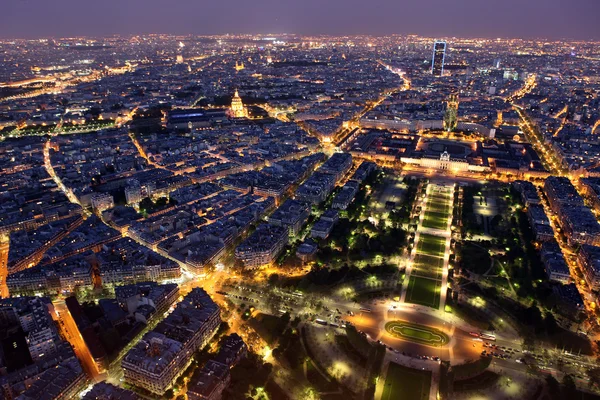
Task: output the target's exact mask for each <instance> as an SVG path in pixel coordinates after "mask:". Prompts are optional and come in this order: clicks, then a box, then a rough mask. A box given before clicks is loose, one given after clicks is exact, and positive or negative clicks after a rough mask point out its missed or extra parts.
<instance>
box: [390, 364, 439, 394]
mask: <svg viewBox="0 0 600 400" xmlns="http://www.w3.org/2000/svg"><path fill="white" fill-rule="evenodd" d="M430 386H431V371H423V370H418V369H412V368H408V367H404V366H402V365H399V364H396V363H390V365H389V367H388V371H387V375H386V377H385V384H384V388H383V394H382V396H381V400H427V399H429V390H430Z"/></svg>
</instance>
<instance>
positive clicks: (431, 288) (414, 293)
mask: <svg viewBox="0 0 600 400" xmlns="http://www.w3.org/2000/svg"><path fill="white" fill-rule="evenodd" d="M441 288H442V282H441V281H437V280H434V279H428V278H421V277H418V276H411V277H410V279H409V281H408V288H407V292H406V302H407V303H413V304H419V305H422V306H427V307H431V308H439V307H440V292H441Z"/></svg>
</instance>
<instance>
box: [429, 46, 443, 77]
mask: <svg viewBox="0 0 600 400" xmlns="http://www.w3.org/2000/svg"><path fill="white" fill-rule="evenodd" d="M445 57H446V42H435V43H434V44H433V58H432V59H431V73H432V74H433V75H435V76H442V75H443V74H444V58H445Z"/></svg>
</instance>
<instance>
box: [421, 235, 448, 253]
mask: <svg viewBox="0 0 600 400" xmlns="http://www.w3.org/2000/svg"><path fill="white" fill-rule="evenodd" d="M445 252H446V238H443V237H439V236H434V235H429V234H427V233H421V234H420V235H419V243H418V244H417V253H423V254H427V255H429V256H432V257H444V253H445Z"/></svg>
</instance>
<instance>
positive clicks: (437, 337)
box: [385, 321, 450, 347]
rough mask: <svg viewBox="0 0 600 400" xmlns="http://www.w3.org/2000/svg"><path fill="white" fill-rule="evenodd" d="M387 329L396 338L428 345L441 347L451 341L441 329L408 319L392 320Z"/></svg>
mask: <svg viewBox="0 0 600 400" xmlns="http://www.w3.org/2000/svg"><path fill="white" fill-rule="evenodd" d="M385 330H386V332H387V333H389V334H390V335H391V336H393V337H395V338H398V339H403V340H408V341H410V342H415V343H419V344H423V345H427V346H434V347H441V346H445V345H447V344H448V342H450V338H449V337H448V335H446V334H445V333H444V332H442V331H441V330H439V329H436V328H432V327H429V326H424V325H419V324H413V323H411V322H406V321H390V322H388V323H386V324H385Z"/></svg>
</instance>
